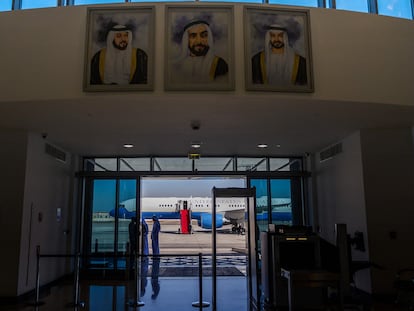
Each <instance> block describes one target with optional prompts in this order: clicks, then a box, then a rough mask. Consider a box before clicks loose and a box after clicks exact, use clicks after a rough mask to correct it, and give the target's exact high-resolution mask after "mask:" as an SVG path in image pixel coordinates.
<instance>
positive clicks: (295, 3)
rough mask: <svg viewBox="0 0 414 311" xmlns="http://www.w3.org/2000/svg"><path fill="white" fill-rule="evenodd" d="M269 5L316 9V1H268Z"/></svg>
mask: <svg viewBox="0 0 414 311" xmlns="http://www.w3.org/2000/svg"><path fill="white" fill-rule="evenodd" d="M269 3H271V4H286V5H299V6H310V7H318V1H317V0H294V1H292V0H274V1H272V0H270V1H269Z"/></svg>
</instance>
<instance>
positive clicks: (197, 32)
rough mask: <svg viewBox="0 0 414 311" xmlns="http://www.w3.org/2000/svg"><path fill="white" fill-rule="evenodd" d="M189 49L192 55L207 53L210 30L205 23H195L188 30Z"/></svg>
mask: <svg viewBox="0 0 414 311" xmlns="http://www.w3.org/2000/svg"><path fill="white" fill-rule="evenodd" d="M187 31H188V49H189V50H190V54H191V56H204V55H206V54H207V52H208V49H209V45H208V31H207V26H206V25H204V24H198V25H194V26H193V27H190V28H189V29H188V30H187Z"/></svg>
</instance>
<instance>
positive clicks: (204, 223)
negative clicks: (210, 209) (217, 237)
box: [199, 213, 223, 229]
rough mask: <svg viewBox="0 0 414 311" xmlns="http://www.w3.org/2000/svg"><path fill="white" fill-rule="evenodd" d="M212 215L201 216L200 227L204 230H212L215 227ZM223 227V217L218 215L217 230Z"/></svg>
mask: <svg viewBox="0 0 414 311" xmlns="http://www.w3.org/2000/svg"><path fill="white" fill-rule="evenodd" d="M211 216H212V215H211V214H210V213H205V214H202V215H201V218H200V223H199V226H200V227H201V228H203V229H212V227H213V218H212V217H211ZM222 226H223V215H221V214H216V228H221V227H222Z"/></svg>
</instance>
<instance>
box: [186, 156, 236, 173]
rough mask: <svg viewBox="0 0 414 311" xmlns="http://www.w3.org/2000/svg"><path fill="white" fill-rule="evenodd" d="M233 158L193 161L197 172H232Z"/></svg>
mask: <svg viewBox="0 0 414 311" xmlns="http://www.w3.org/2000/svg"><path fill="white" fill-rule="evenodd" d="M233 162H234V161H233V158H203V157H201V158H200V159H198V160H195V162H194V164H195V170H197V171H223V172H228V171H233Z"/></svg>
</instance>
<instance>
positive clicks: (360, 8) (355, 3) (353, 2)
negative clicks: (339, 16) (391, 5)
mask: <svg viewBox="0 0 414 311" xmlns="http://www.w3.org/2000/svg"><path fill="white" fill-rule="evenodd" d="M336 9H341V10H348V11H355V12H364V13H368V1H367V0H336Z"/></svg>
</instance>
